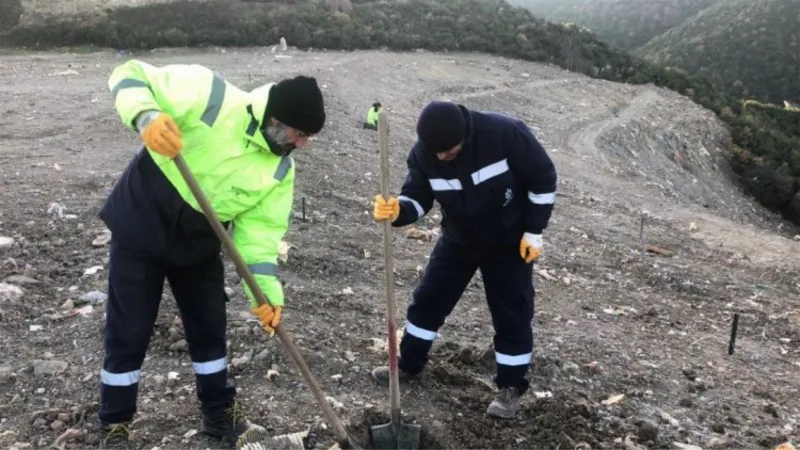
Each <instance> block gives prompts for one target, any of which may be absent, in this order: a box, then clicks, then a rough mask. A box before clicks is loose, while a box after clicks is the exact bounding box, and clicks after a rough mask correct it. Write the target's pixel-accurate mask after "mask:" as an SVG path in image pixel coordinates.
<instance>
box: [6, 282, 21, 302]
mask: <svg viewBox="0 0 800 450" xmlns="http://www.w3.org/2000/svg"><path fill="white" fill-rule="evenodd" d="M22 294H23V292H22V289H20V288H19V287H18V286H14V285H13V284H8V283H0V302H14V301H17V300H19V299H20V298H22Z"/></svg>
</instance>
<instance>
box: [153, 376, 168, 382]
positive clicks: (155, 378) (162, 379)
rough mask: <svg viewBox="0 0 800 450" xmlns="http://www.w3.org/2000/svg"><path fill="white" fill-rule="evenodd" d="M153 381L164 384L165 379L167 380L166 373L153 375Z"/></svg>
mask: <svg viewBox="0 0 800 450" xmlns="http://www.w3.org/2000/svg"><path fill="white" fill-rule="evenodd" d="M153 381H154V382H155V383H156V384H162V383H163V382H164V381H166V377H165V376H164V375H153Z"/></svg>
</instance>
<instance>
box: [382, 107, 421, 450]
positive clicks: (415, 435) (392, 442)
mask: <svg viewBox="0 0 800 450" xmlns="http://www.w3.org/2000/svg"><path fill="white" fill-rule="evenodd" d="M378 143H379V145H380V152H381V195H382V196H383V198H386V199H388V198H389V128H388V124H387V123H386V112H385V110H381V111H380V112H379V113H378ZM383 256H384V260H385V264H384V270H385V271H386V275H385V277H384V279H385V282H386V306H387V311H386V325H387V329H388V331H389V393H390V394H389V396H390V398H391V421H390V422H389V423H386V424H383V425H374V426H372V427H371V428H370V431H371V434H372V447H373V448H381V449H418V448H419V434H420V426H419V425H414V424H405V423H401V422H400V379H399V375H398V373H397V331H396V330H397V310H396V308H395V303H394V260H393V258H392V224H391V223H390V222H389V221H388V220H385V221H383Z"/></svg>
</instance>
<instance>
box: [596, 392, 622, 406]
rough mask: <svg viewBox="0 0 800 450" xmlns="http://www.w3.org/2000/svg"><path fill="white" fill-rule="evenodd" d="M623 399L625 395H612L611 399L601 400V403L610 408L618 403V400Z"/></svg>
mask: <svg viewBox="0 0 800 450" xmlns="http://www.w3.org/2000/svg"><path fill="white" fill-rule="evenodd" d="M623 398H625V394H618V395H612V396H611V397H608V398H607V399H605V400H603V401H602V402H601V403H602V404H604V405H606V406H611V405H614V404H617V403H619V402H620V400H622V399H623Z"/></svg>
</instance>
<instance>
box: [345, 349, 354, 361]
mask: <svg viewBox="0 0 800 450" xmlns="http://www.w3.org/2000/svg"><path fill="white" fill-rule="evenodd" d="M344 359H346V360H348V361H350V362H353V361H355V360H356V354H355V353H353V352H351V351H350V350H347V351H345V352H344Z"/></svg>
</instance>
